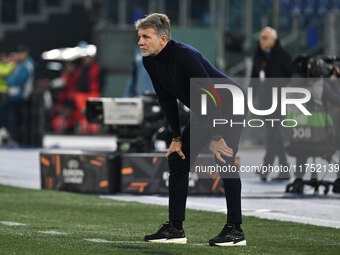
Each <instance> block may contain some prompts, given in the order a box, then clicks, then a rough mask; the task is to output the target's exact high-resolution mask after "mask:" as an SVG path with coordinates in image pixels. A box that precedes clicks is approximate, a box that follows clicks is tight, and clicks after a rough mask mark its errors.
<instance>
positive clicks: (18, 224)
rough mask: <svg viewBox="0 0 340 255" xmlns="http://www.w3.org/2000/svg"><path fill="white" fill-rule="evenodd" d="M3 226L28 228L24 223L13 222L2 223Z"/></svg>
mask: <svg viewBox="0 0 340 255" xmlns="http://www.w3.org/2000/svg"><path fill="white" fill-rule="evenodd" d="M0 223H1V224H3V225H7V226H26V224H24V223H20V222H13V221H0Z"/></svg>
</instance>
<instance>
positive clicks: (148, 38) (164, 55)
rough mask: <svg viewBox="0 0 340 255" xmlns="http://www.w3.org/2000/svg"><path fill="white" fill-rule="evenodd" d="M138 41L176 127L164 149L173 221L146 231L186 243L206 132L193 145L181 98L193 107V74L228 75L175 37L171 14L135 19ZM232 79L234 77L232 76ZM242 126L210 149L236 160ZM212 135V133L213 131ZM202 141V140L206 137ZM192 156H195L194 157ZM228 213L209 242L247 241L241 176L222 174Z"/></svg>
mask: <svg viewBox="0 0 340 255" xmlns="http://www.w3.org/2000/svg"><path fill="white" fill-rule="evenodd" d="M136 29H137V31H138V37H139V41H138V45H139V46H140V49H141V52H142V55H143V64H144V67H145V69H146V70H147V72H148V73H149V75H150V78H151V80H152V83H153V86H154V89H155V91H156V93H157V95H158V98H159V102H160V105H161V107H162V109H163V111H164V114H165V116H166V119H167V121H168V122H169V125H170V127H171V130H172V134H173V140H172V142H171V144H170V146H169V151H168V153H167V155H166V157H167V159H168V165H169V172H170V176H169V221H168V222H166V223H165V224H163V225H162V227H161V228H160V229H159V230H158V231H157V232H156V233H155V234H152V235H147V236H145V237H144V240H145V241H149V242H164V243H186V242H187V239H186V237H185V233H184V229H183V221H184V219H185V207H186V199H187V193H188V175H189V170H190V162H191V161H193V160H194V159H195V157H197V155H198V152H199V151H194V152H193V151H190V147H191V148H198V149H200V148H202V146H203V144H204V143H203V142H204V140H206V139H208V137H207V134H205V133H208V132H205V133H202V134H198V135H200V137H199V139H195V141H193V142H194V143H195V146H190V141H189V137H190V123H188V124H187V125H186V127H185V128H184V130H183V132H182V133H181V130H180V128H179V118H178V105H177V99H179V100H180V101H181V102H182V103H183V104H184V105H185V106H187V107H190V93H189V92H190V78H228V77H227V76H226V75H224V74H223V73H222V72H220V71H219V70H217V69H216V68H215V67H214V66H213V65H212V64H210V63H209V62H208V60H207V59H206V58H204V57H203V56H202V55H201V54H200V53H199V52H198V51H197V50H196V49H194V48H193V47H191V46H189V45H186V44H183V43H179V42H176V41H173V40H171V34H170V20H169V18H168V17H167V16H166V15H164V14H158V13H154V14H150V15H148V16H147V17H145V18H144V19H140V20H138V21H137V22H136ZM230 82H231V83H235V82H233V81H232V80H230ZM240 135H241V129H240V128H237V129H231V130H230V132H226V133H225V134H222V135H220V136H215V137H213V140H214V141H213V142H212V151H213V153H214V155H215V157H216V158H217V159H218V160H219V161H220V162H222V163H223V164H228V165H232V164H234V162H235V155H236V153H237V150H238V142H239V137H240ZM210 139H211V137H210ZM202 141H203V142H202ZM190 157H191V161H190ZM223 184H224V189H225V194H226V201H227V209H228V218H227V223H226V224H225V226H224V228H223V230H222V231H221V233H220V234H219V235H217V236H216V237H214V238H213V239H211V240H210V241H209V244H210V245H220V246H225V245H246V240H245V238H244V233H243V231H242V229H241V227H240V225H241V223H242V218H241V181H240V178H239V177H238V178H224V179H223Z"/></svg>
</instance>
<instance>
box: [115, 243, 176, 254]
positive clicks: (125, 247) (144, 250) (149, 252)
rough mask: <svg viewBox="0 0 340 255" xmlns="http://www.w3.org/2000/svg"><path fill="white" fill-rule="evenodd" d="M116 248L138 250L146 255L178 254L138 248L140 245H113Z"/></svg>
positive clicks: (150, 248)
mask: <svg viewBox="0 0 340 255" xmlns="http://www.w3.org/2000/svg"><path fill="white" fill-rule="evenodd" d="M113 246H114V247H115V248H118V249H123V250H131V251H133V250H135V251H136V250H138V251H139V252H142V253H144V254H157V255H173V254H178V253H176V252H169V251H159V250H155V247H152V246H150V247H138V245H113Z"/></svg>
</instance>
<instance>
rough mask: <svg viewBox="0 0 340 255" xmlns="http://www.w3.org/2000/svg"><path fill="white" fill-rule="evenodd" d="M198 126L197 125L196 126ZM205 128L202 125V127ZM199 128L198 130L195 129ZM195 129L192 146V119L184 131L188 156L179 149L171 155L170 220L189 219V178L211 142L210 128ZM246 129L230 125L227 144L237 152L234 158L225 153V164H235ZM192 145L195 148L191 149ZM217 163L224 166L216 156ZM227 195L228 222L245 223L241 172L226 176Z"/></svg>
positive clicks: (183, 136)
mask: <svg viewBox="0 0 340 255" xmlns="http://www.w3.org/2000/svg"><path fill="white" fill-rule="evenodd" d="M193 130H195V129H193ZM200 130H202V129H200ZM193 132H195V131H193ZM196 132H197V133H194V134H193V135H192V136H191V137H192V138H193V141H191V146H190V121H189V122H188V123H187V125H186V126H185V128H184V130H183V132H182V151H183V153H184V155H185V159H184V160H183V159H181V158H180V157H179V155H178V154H177V152H174V153H172V154H171V155H170V156H169V159H168V164H169V170H170V176H169V220H170V221H184V220H185V207H186V200H187V195H188V181H189V171H190V166H191V165H192V163H193V162H194V161H195V159H196V158H197V156H198V154H199V152H200V150H201V149H202V148H203V147H204V146H205V145H206V144H207V143H209V142H211V136H210V132H199V131H196ZM241 132H242V126H238V127H235V128H234V127H233V128H230V127H229V128H226V132H225V133H224V134H223V136H224V139H225V141H226V143H227V145H228V146H229V147H230V148H232V149H233V152H234V156H233V157H232V158H229V157H224V156H223V158H224V159H225V161H226V164H225V165H234V164H235V155H236V153H237V151H238V144H239V139H240V136H241ZM190 148H192V150H191V151H190ZM215 161H216V163H217V164H219V165H221V166H223V164H222V163H221V162H219V161H218V160H217V159H216V158H215ZM222 180H223V184H224V190H225V198H226V204H227V216H228V217H227V222H228V223H234V224H241V223H242V216H241V180H240V178H239V175H238V174H237V177H235V175H233V176H232V177H229V178H228V177H226V178H225V177H222Z"/></svg>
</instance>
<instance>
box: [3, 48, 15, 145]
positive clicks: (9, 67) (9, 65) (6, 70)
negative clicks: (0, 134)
mask: <svg viewBox="0 0 340 255" xmlns="http://www.w3.org/2000/svg"><path fill="white" fill-rule="evenodd" d="M14 67H15V63H14V62H13V61H9V58H8V54H7V52H5V51H2V52H0V128H1V127H3V125H4V124H3V122H4V111H3V105H4V103H5V101H6V98H7V94H8V85H7V81H6V79H7V77H8V76H9V75H10V74H11V73H12V71H13V69H14ZM0 140H1V138H0Z"/></svg>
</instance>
